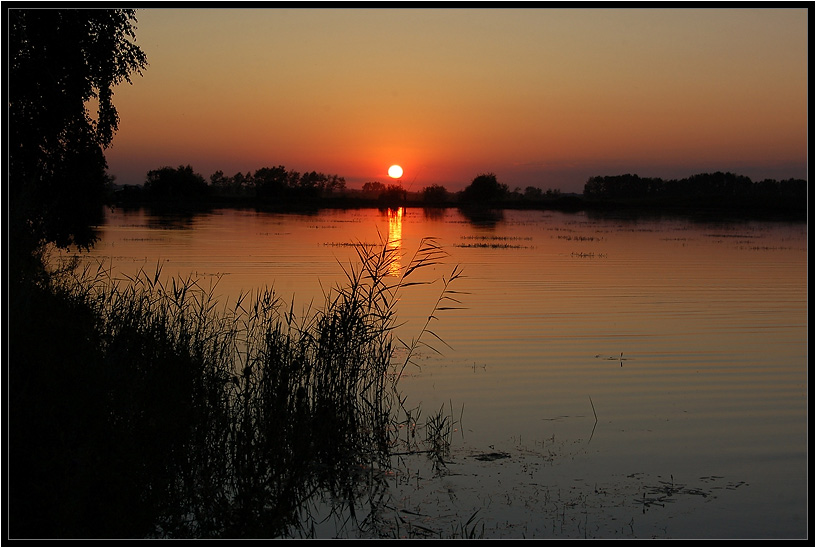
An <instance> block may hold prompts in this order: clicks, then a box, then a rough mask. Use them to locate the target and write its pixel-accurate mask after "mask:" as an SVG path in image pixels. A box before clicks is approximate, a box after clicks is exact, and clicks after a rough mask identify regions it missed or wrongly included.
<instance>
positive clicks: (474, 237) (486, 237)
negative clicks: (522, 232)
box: [462, 236, 533, 241]
mask: <svg viewBox="0 0 816 548" xmlns="http://www.w3.org/2000/svg"><path fill="white" fill-rule="evenodd" d="M462 239H463V240H491V241H497V240H498V241H503V240H532V239H533V237H532V236H462Z"/></svg>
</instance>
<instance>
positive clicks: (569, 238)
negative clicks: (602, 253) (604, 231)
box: [556, 234, 603, 242]
mask: <svg viewBox="0 0 816 548" xmlns="http://www.w3.org/2000/svg"><path fill="white" fill-rule="evenodd" d="M556 238H558V239H559V240H567V241H576V242H598V241H601V240H603V238H602V237H600V236H572V235H571V234H566V235H561V234H558V235H557V236H556Z"/></svg>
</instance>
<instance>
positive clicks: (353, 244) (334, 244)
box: [323, 242, 377, 247]
mask: <svg viewBox="0 0 816 548" xmlns="http://www.w3.org/2000/svg"><path fill="white" fill-rule="evenodd" d="M323 245H324V246H329V247H358V246H360V245H364V246H369V247H373V246H375V245H377V244H370V243H359V242H324V243H323Z"/></svg>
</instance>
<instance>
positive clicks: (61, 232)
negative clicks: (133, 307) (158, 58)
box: [7, 8, 147, 249]
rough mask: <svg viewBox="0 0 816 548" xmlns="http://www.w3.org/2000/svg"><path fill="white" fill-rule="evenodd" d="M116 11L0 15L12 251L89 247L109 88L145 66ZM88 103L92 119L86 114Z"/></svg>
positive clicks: (129, 18)
mask: <svg viewBox="0 0 816 548" xmlns="http://www.w3.org/2000/svg"><path fill="white" fill-rule="evenodd" d="M134 13H135V12H134V10H125V9H115V10H112V9H81V10H79V9H22V8H11V9H9V10H8V12H7V14H8V27H7V30H8V47H9V57H8V62H9V63H8V80H7V81H8V83H9V87H8V110H7V116H8V118H7V120H8V124H9V125H8V138H9V149H8V164H7V169H8V175H9V198H10V213H11V221H12V222H11V229H12V232H13V242H12V246H19V247H21V248H24V249H33V248H34V247H36V246H38V244H40V243H43V242H54V243H56V244H57V245H58V246H62V247H67V246H69V245H72V244H75V245H78V246H81V247H88V246H90V245H92V244H93V242H94V240H95V236H94V234H93V232H92V231H91V230H90V228H89V226H90V225H91V224H95V223H96V222H98V220H99V218H100V215H101V208H102V205H103V202H104V199H105V193H106V185H107V183H108V179H107V178H106V174H105V170H106V168H107V163H106V161H105V157H104V154H103V149H104V148H106V147H108V146H109V145H110V144H111V141H112V140H113V135H114V134H115V133H116V130H117V129H118V126H119V115H118V113H117V111H116V108H115V107H114V105H113V87H114V86H116V85H117V84H119V83H121V82H123V81H126V82H129V83H130V82H131V80H130V76H131V74H132V73H134V72H136V73H139V74H141V70H142V69H144V68H145V67H147V58H146V57H145V54H144V53H143V52H142V50H141V49H140V48H139V47H138V46H136V45H135V44H134V43H133V39H134V37H135V34H134V30H135V25H134V24H135V22H136V17H135V15H134ZM92 100H93V101H95V105H96V112H95V113H93V114H92V113H91V112H89V110H88V108H89V102H90V101H92Z"/></svg>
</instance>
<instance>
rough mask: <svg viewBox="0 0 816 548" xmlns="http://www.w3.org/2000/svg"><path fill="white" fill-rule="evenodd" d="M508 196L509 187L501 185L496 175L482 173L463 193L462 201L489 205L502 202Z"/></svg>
mask: <svg viewBox="0 0 816 548" xmlns="http://www.w3.org/2000/svg"><path fill="white" fill-rule="evenodd" d="M508 194H509V190H508V187H507V185H505V184H502V183H500V182H499V181H498V180H497V179H496V175H495V174H493V173H482V174H480V175H477V176H476V178H475V179H473V181H472V182H471V183H470V185H469V186H468V187H467V188H465V190H464V191H462V199H463V201H465V202H471V203H483V204H489V203H492V202H498V201H501V200H502V199H504V198H506V197H507V195H508Z"/></svg>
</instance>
